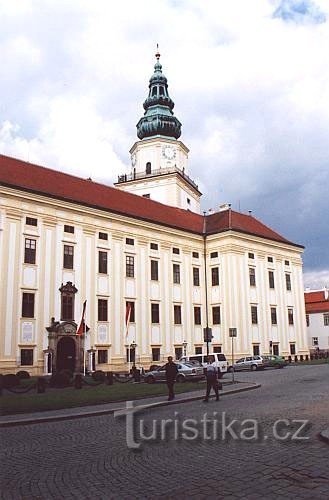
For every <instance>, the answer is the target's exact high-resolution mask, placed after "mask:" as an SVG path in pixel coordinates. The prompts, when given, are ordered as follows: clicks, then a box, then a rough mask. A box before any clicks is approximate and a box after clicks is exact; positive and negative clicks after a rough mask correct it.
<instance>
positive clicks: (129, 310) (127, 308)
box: [126, 302, 131, 338]
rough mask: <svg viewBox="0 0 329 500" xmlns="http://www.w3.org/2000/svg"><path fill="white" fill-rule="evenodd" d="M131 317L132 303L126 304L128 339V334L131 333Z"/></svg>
mask: <svg viewBox="0 0 329 500" xmlns="http://www.w3.org/2000/svg"><path fill="white" fill-rule="evenodd" d="M130 315H131V304H130V302H127V304H126V338H127V337H128V333H129V323H130Z"/></svg>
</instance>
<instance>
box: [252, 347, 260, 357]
mask: <svg viewBox="0 0 329 500" xmlns="http://www.w3.org/2000/svg"><path fill="white" fill-rule="evenodd" d="M252 353H253V355H254V356H259V354H260V351H259V344H254V345H253V346H252Z"/></svg>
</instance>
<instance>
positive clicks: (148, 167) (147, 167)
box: [145, 161, 152, 175]
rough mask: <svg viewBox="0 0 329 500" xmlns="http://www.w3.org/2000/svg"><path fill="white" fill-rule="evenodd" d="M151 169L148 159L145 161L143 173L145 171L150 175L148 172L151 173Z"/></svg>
mask: <svg viewBox="0 0 329 500" xmlns="http://www.w3.org/2000/svg"><path fill="white" fill-rule="evenodd" d="M151 171H152V167H151V162H150V161H148V162H147V163H146V168H145V173H146V175H150V174H151Z"/></svg>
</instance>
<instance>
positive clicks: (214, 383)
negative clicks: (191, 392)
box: [204, 356, 219, 403]
mask: <svg viewBox="0 0 329 500" xmlns="http://www.w3.org/2000/svg"><path fill="white" fill-rule="evenodd" d="M217 371H218V370H217V367H216V365H215V359H214V357H213V356H208V364H207V366H206V367H205V369H204V372H205V376H206V380H207V392H206V397H205V399H204V402H205V403H208V400H209V395H210V391H211V388H213V389H214V391H215V394H216V401H219V394H218V379H217Z"/></svg>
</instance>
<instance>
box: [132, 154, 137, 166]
mask: <svg viewBox="0 0 329 500" xmlns="http://www.w3.org/2000/svg"><path fill="white" fill-rule="evenodd" d="M136 161H137V158H136V154H135V153H134V154H133V155H131V164H132V166H133V167H134V166H135V165H136Z"/></svg>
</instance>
